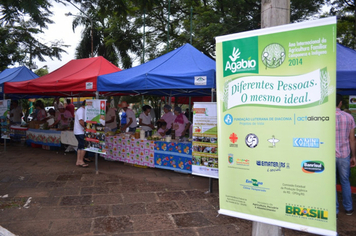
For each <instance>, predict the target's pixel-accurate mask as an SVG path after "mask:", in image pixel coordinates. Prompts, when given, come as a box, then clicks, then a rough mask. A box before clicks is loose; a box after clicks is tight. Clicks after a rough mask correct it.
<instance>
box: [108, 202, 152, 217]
mask: <svg viewBox="0 0 356 236" xmlns="http://www.w3.org/2000/svg"><path fill="white" fill-rule="evenodd" d="M112 214H113V215H114V216H117V215H131V216H133V215H144V214H146V204H145V203H133V204H118V205H113V206H112Z"/></svg>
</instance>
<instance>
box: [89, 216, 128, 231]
mask: <svg viewBox="0 0 356 236" xmlns="http://www.w3.org/2000/svg"><path fill="white" fill-rule="evenodd" d="M132 231H133V225H132V222H131V220H130V217H128V216H118V217H101V218H95V219H94V225H93V233H94V234H100V233H105V234H114V233H122V232H132Z"/></svg>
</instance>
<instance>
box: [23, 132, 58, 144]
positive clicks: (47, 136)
mask: <svg viewBox="0 0 356 236" xmlns="http://www.w3.org/2000/svg"><path fill="white" fill-rule="evenodd" d="M26 143H27V144H28V145H31V146H33V147H40V146H41V145H44V146H48V147H60V146H61V131H57V130H43V129H28V130H27V131H26ZM38 145H40V146H38Z"/></svg>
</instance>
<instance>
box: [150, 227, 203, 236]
mask: <svg viewBox="0 0 356 236" xmlns="http://www.w3.org/2000/svg"><path fill="white" fill-rule="evenodd" d="M202 235H203V234H202ZM154 236H198V233H197V232H196V231H195V229H175V230H164V231H156V232H154Z"/></svg>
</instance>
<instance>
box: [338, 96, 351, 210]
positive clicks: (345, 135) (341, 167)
mask: <svg viewBox="0 0 356 236" xmlns="http://www.w3.org/2000/svg"><path fill="white" fill-rule="evenodd" d="M341 106H342V96H341V95H340V94H337V95H336V146H335V151H336V153H335V154H336V177H337V178H338V179H339V181H340V184H341V188H342V204H343V206H344V208H345V213H346V215H352V213H353V212H354V209H353V206H352V195H351V186H350V180H349V177H350V168H351V167H354V166H355V165H356V157H355V154H356V153H355V151H356V148H355V121H354V118H353V117H352V116H351V115H350V114H348V113H346V112H343V111H341V110H340V108H341ZM350 151H351V153H350ZM338 213H339V202H338V200H337V193H336V214H338Z"/></svg>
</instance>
